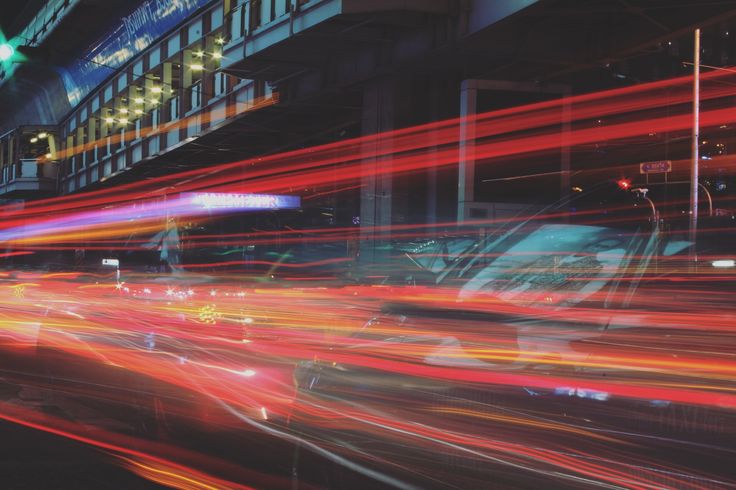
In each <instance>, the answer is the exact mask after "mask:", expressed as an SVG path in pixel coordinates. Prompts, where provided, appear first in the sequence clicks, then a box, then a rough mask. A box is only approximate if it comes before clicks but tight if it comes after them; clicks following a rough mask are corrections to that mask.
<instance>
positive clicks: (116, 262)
mask: <svg viewBox="0 0 736 490" xmlns="http://www.w3.org/2000/svg"><path fill="white" fill-rule="evenodd" d="M102 265H107V266H110V267H120V261H119V260H118V259H102Z"/></svg>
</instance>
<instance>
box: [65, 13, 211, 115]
mask: <svg viewBox="0 0 736 490" xmlns="http://www.w3.org/2000/svg"><path fill="white" fill-rule="evenodd" d="M211 1H212V0H147V1H145V2H143V3H142V4H140V5H139V6H138V7H137V8H136V9H135V10H134V11H132V12H130V14H128V15H127V16H126V17H123V18H121V19H120V20H119V21H118V22H117V26H116V27H115V28H114V29H113V30H112V31H110V32H109V33H108V34H107V35H106V36H105V37H103V38H101V39H97V40H96V41H95V42H94V43H92V44H91V45H90V46H89V47H88V48H86V49H84V50H82V52H84V53H85V56H84V57H82V58H78V59H76V60H74V61H73V62H72V63H71V64H70V65H68V66H66V67H65V68H64V69H62V70H61V77H62V81H63V83H64V87H65V88H66V91H67V97H68V99H69V103H70V104H71V105H72V106H76V105H77V104H78V103H79V102H81V100H82V99H83V98H84V97H85V96H86V95H88V94H89V93H90V92H92V91H93V90H94V89H95V88H97V87H98V86H99V85H101V84H102V83H103V82H104V81H105V80H106V79H107V78H108V77H110V76H111V75H113V74H116V73H118V71H119V69H120V67H122V66H123V65H124V64H125V63H127V62H128V61H130V60H131V59H133V58H134V57H135V56H137V55H139V54H140V53H142V52H143V51H144V50H145V49H146V48H148V47H149V46H151V45H152V44H154V43H155V42H156V40H157V39H160V38H161V37H163V35H164V34H166V33H167V32H169V31H170V30H171V29H173V28H174V27H176V26H177V25H178V24H180V23H181V22H183V21H184V20H186V19H187V18H189V17H190V16H191V15H192V14H194V13H195V12H197V11H198V10H199V9H201V8H202V7H204V6H205V5H207V4H209V3H210V2H211ZM131 3H133V4H135V2H131ZM169 54H172V53H169Z"/></svg>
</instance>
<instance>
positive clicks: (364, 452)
mask: <svg viewBox="0 0 736 490" xmlns="http://www.w3.org/2000/svg"><path fill="white" fill-rule="evenodd" d="M612 184H613V183H611V185H608V184H603V185H602V186H600V187H599V188H596V189H595V190H594V191H593V192H592V193H591V194H588V195H584V196H578V197H576V198H575V199H573V200H571V201H567V202H565V203H563V205H564V208H565V209H569V211H570V213H567V212H564V213H560V212H559V208H558V209H548V210H545V211H544V212H542V213H539V214H538V215H537V216H534V217H532V218H531V219H524V220H519V221H518V222H514V223H510V224H508V225H507V226H505V227H501V228H497V229H495V230H493V231H492V232H491V233H489V234H488V235H487V236H484V237H477V238H476V239H471V238H469V237H467V236H454V237H449V238H448V239H446V240H445V241H444V242H443V241H442V240H436V241H432V242H427V243H424V244H421V245H419V246H417V247H416V248H415V249H410V250H407V251H406V252H405V253H406V256H407V258H408V259H409V261H410V262H411V263H412V264H413V265H414V266H415V272H410V269H408V268H402V270H401V271H400V272H399V273H398V274H397V277H398V279H397V280H396V281H395V283H396V284H411V285H412V286H415V285H416V286H418V287H417V288H416V289H417V290H416V294H415V295H412V294H411V293H409V292H407V291H402V290H401V289H403V288H401V287H399V288H397V291H396V294H395V295H396V296H397V297H401V298H402V300H400V301H393V302H389V303H387V304H385V305H384V306H383V309H382V312H381V314H380V315H377V316H375V317H374V318H372V319H371V320H369V321H368V322H366V324H365V325H364V326H363V328H362V329H360V330H359V331H358V332H356V333H354V334H353V335H352V336H351V337H350V339H348V340H347V341H345V342H344V343H342V344H340V345H335V346H333V347H332V348H331V349H329V351H328V353H327V354H326V355H325V357H324V358H323V359H315V360H313V361H305V362H302V363H300V365H299V366H298V368H297V372H296V374H295V383H296V385H297V388H298V389H299V393H300V398H301V403H302V404H307V405H310V406H318V407H321V409H322V410H325V407H332V408H333V409H332V410H328V411H326V412H327V413H325V414H321V415H322V417H323V420H321V421H319V422H315V421H311V422H310V424H309V425H306V426H304V425H299V424H297V428H298V430H300V431H305V432H307V433H309V430H310V427H314V426H317V427H320V430H319V431H317V432H312V435H313V440H315V441H320V442H321V443H322V444H324V445H325V446H327V447H331V448H340V449H338V450H336V451H337V453H338V454H339V455H340V456H341V457H342V458H344V459H346V460H350V461H352V462H353V463H354V464H353V466H352V467H351V465H345V464H334V465H332V466H329V467H324V465H323V466H321V467H320V469H319V470H315V469H314V465H312V464H311V463H310V454H312V453H311V451H310V450H306V449H305V451H304V453H305V454H304V455H303V456H302V458H301V460H297V461H296V462H295V468H294V472H295V473H296V474H299V475H301V476H302V477H303V478H304V479H306V480H307V481H309V480H310V479H311V480H313V481H317V482H320V483H321V484H324V485H326V486H329V487H336V486H341V487H345V488H347V487H350V486H355V485H365V484H366V481H374V482H375V481H377V480H376V478H379V476H377V475H380V476H381V477H384V478H388V476H389V475H390V476H391V477H392V478H396V479H397V481H402V482H404V483H406V484H408V485H419V486H445V485H448V486H449V485H457V486H459V487H464V488H479V487H483V486H484V485H485V484H486V483H487V482H489V481H494V482H496V483H497V484H498V485H500V486H504V485H509V486H520V485H521V484H520V482H524V484H523V485H521V486H526V487H528V486H529V485H532V486H536V487H537V488H542V487H545V486H548V485H549V484H550V483H549V478H550V477H551V478H554V479H556V480H557V483H555V484H556V485H560V484H563V483H564V484H566V485H572V486H574V485H576V484H577V483H579V482H577V483H576V479H577V478H578V477H579V476H580V474H579V473H576V469H575V468H574V467H571V468H564V467H557V468H555V469H554V470H553V469H552V468H553V467H554V465H547V464H536V463H532V462H531V461H527V462H526V463H524V464H522V463H521V462H520V461H519V459H518V458H515V457H514V458H511V457H506V458H505V457H502V456H500V455H499V454H505V453H504V452H503V451H500V452H499V451H492V450H487V451H486V450H484V449H481V448H480V447H477V446H474V445H473V444H472V440H473V438H474V437H475V436H476V435H477V436H478V437H479V438H481V439H483V440H485V438H490V439H491V440H493V441H497V442H498V445H499V447H500V446H501V442H502V441H506V440H508V441H514V442H518V441H526V442H525V444H526V445H529V446H532V447H542V446H544V445H549V444H550V443H549V442H548V439H547V438H549V437H552V438H553V440H554V443H553V444H552V445H553V446H555V447H559V448H564V447H574V448H575V451H576V452H582V453H584V450H585V448H592V447H594V446H595V445H596V444H598V443H599V441H596V440H595V438H594V437H591V438H585V437H582V438H581V436H580V433H579V432H578V430H585V431H590V433H595V434H604V435H616V436H617V437H619V438H620V439H621V440H625V441H626V444H633V445H638V447H639V448H640V449H636V450H635V449H631V448H629V449H627V450H628V451H630V453H629V454H630V457H631V461H632V464H634V462H636V461H637V459H636V458H637V457H639V458H647V457H649V456H650V455H651V454H657V451H660V452H662V453H664V452H665V451H676V452H677V454H690V456H691V457H692V461H691V464H692V466H693V467H698V468H699V469H701V470H702V471H704V472H705V471H707V470H708V469H712V468H718V464H719V463H720V464H723V463H724V461H725V460H727V458H728V454H730V451H731V450H733V449H734V447H733V444H732V443H731V442H729V441H730V440H731V439H729V437H732V436H733V433H732V432H733V430H730V431H728V430H724V427H728V426H729V424H730V425H731V427H733V426H736V425H734V422H736V419H734V415H733V413H731V412H729V411H727V410H725V409H723V408H721V407H719V406H717V405H716V406H707V407H706V406H702V405H700V406H694V407H693V406H691V405H689V401H687V400H683V399H678V400H671V399H667V398H663V397H662V395H660V394H658V392H657V390H656V389H655V388H651V390H650V395H649V396H647V395H642V393H641V392H640V391H636V390H635V389H632V390H630V391H631V394H628V391H627V390H628V388H627V387H628V386H630V385H631V386H635V385H638V384H640V383H645V379H646V378H642V376H644V375H643V374H642V372H641V371H639V370H636V369H631V370H627V368H626V366H625V365H618V364H616V363H615V362H614V361H612V360H611V359H616V357H611V356H612V354H611V353H612V352H613V353H616V355H618V356H622V357H621V358H622V359H625V357H623V355H624V354H626V355H630V356H632V358H635V357H634V356H635V355H637V354H638V355H644V356H646V355H658V356H659V355H661V356H664V357H665V358H666V359H668V360H669V361H668V362H671V360H672V359H677V353H688V352H698V349H699V348H702V349H704V351H708V352H712V351H715V350H717V347H716V346H715V345H714V344H713V343H712V342H713V339H712V338H711V337H708V336H704V335H703V334H702V333H701V332H700V331H699V325H679V324H677V327H670V328H667V327H666V326H667V325H672V323H673V322H676V320H672V319H667V320H666V322H665V323H664V325H658V324H656V321H657V316H656V315H657V313H656V312H657V310H660V311H662V313H665V312H667V313H670V314H671V311H672V310H678V311H684V312H692V310H689V309H690V308H693V309H694V311H695V313H698V312H700V310H699V309H702V308H703V307H704V306H705V307H706V308H707V306H706V305H707V304H708V303H706V304H705V305H704V304H703V302H702V301H701V300H702V299H703V296H701V295H704V296H706V297H707V295H708V294H717V295H718V296H714V297H712V300H713V301H714V302H715V303H716V304H717V303H718V302H719V301H722V300H723V298H724V297H727V296H728V295H732V294H733V293H734V292H736V291H735V289H736V288H735V287H734V284H736V281H734V279H736V269H734V268H733V258H734V256H735V255H736V250H734V249H733V244H734V243H736V241H734V237H735V235H736V233H735V231H736V229H734V225H733V223H732V222H731V220H730V219H728V220H719V221H718V222H714V221H713V220H709V219H703V220H701V233H700V234H699V236H698V250H697V257H698V262H697V263H694V262H693V261H694V255H695V252H696V251H695V250H693V243H692V242H690V241H688V239H687V229H686V228H683V227H682V224H683V223H681V222H678V220H677V219H669V218H668V219H667V221H666V222H665V221H664V220H661V217H660V216H659V215H658V214H657V213H656V210H655V211H654V213H652V211H651V207H650V206H649V205H648V204H647V203H646V202H643V201H642V199H641V197H642V196H640V195H639V196H637V195H634V194H632V193H629V192H621V191H620V190H619V189H616V188H615V186H613V185H612ZM724 295H725V296H724ZM388 296H389V297H390V296H391V294H389V295H388ZM426 298H429V299H426ZM674 298H680V299H678V300H677V301H680V303H679V304H677V305H673V304H672V303H671V302H670V300H674ZM705 311H707V309H706V310H705ZM729 311H730V310H729ZM650 312H651V313H650ZM732 313H733V312H732V311H731V313H730V314H732ZM725 315H726V316H727V315H728V314H725ZM668 322H669V323H668ZM716 334H717V333H716ZM716 334H714V335H716ZM724 338H725V339H729V338H730V337H728V336H726V337H724ZM693 339H697V340H693ZM688 342H690V343H689V344H688ZM727 342H728V341H727ZM688 349H691V350H688ZM708 349H712V351H709V350H708ZM720 349H721V352H726V353H725V354H724V355H725V356H729V355H734V354H736V352H734V349H733V348H724V347H722V346H721V347H720ZM729 353H730V354H729ZM663 362H664V361H663ZM643 372H644V373H646V372H647V370H646V369H643ZM678 374H679V373H677V372H676V371H668V370H660V371H657V374H656V376H657V377H656V378H655V379H654V380H652V383H653V386H662V385H664V386H668V385H669V386H678V385H682V383H684V382H685V381H687V379H688V376H694V375H683V376H684V380H685V381H683V378H680V377H679V376H678ZM614 380H615V382H616V384H613V385H611V384H610V383H609V381H614ZM702 382H703V383H705V381H702ZM713 383H714V386H713V388H712V389H714V390H717V389H721V390H726V389H727V385H726V384H724V383H725V381H719V380H715V381H713ZM598 386H600V387H598ZM611 387H613V388H615V390H614V389H609V388H611ZM644 391H646V390H644ZM351 410H352V411H353V412H354V415H353V416H352V417H351V416H349V415H346V414H348V413H350V412H351ZM359 414H361V415H359ZM315 416H316V415H315ZM545 424H549V425H548V426H546V427H547V428H546V429H544V428H543V427H544V426H545ZM553 426H554V427H556V428H557V429H559V432H558V431H555V430H551V431H550V430H549V428H550V427H553ZM540 428H541V429H540ZM428 434H435V435H434V436H430V435H428ZM448 434H452V435H453V436H452V437H449V436H448ZM507 436H508V437H507ZM442 437H448V439H447V440H442ZM463 438H465V439H466V440H468V441H471V442H469V443H468V445H467V446H465V445H463V442H462V441H463ZM678 439H679V440H678ZM673 441H676V442H673ZM476 442H477V441H476ZM700 444H708V445H709V447H713V448H718V449H714V450H713V452H712V454H711V458H702V457H699V449H697V448H698V447H699V446H698V445H700ZM719 444H721V446H720V447H719ZM673 446H677V447H676V448H673ZM592 452H593V453H594V451H592ZM506 456H508V454H507V455H506ZM642 464H643V463H642ZM356 466H362V469H361V470H360V471H357V470H356V469H355V467H356ZM519 469H525V470H526V471H525V472H524V476H523V478H521V479H520V477H519V474H518V470H519ZM603 474H604V472H603V471H601V473H600V475H603ZM647 478H649V477H647ZM652 478H654V479H653V480H651V481H652V482H654V483H655V484H664V483H665V482H667V483H669V482H670V481H668V480H667V479H666V478H664V479H662V480H657V478H655V477H652ZM378 481H380V479H379V480H378ZM595 481H598V480H595ZM603 481H608V482H612V481H613V480H605V478H604V480H603ZM642 481H643V480H642ZM648 481H650V480H648Z"/></svg>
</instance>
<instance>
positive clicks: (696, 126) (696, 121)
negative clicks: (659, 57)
mask: <svg viewBox="0 0 736 490" xmlns="http://www.w3.org/2000/svg"><path fill="white" fill-rule="evenodd" d="M692 130H693V134H692V164H691V166H690V242H692V244H693V245H692V248H691V257H692V258H693V260H694V261H696V262H697V260H698V255H697V252H696V249H695V242H696V240H697V234H698V159H699V156H698V150H699V148H698V145H699V138H698V133H699V132H700V131H699V130H700V29H695V50H694V57H693V128H692Z"/></svg>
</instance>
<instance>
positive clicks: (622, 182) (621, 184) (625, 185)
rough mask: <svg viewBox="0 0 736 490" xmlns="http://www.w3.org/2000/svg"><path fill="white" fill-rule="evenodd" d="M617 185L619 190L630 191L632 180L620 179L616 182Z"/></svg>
mask: <svg viewBox="0 0 736 490" xmlns="http://www.w3.org/2000/svg"><path fill="white" fill-rule="evenodd" d="M616 184H618V188H619V189H621V190H622V191H628V190H629V189H631V179H626V178H624V179H619V180H617V181H616Z"/></svg>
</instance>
